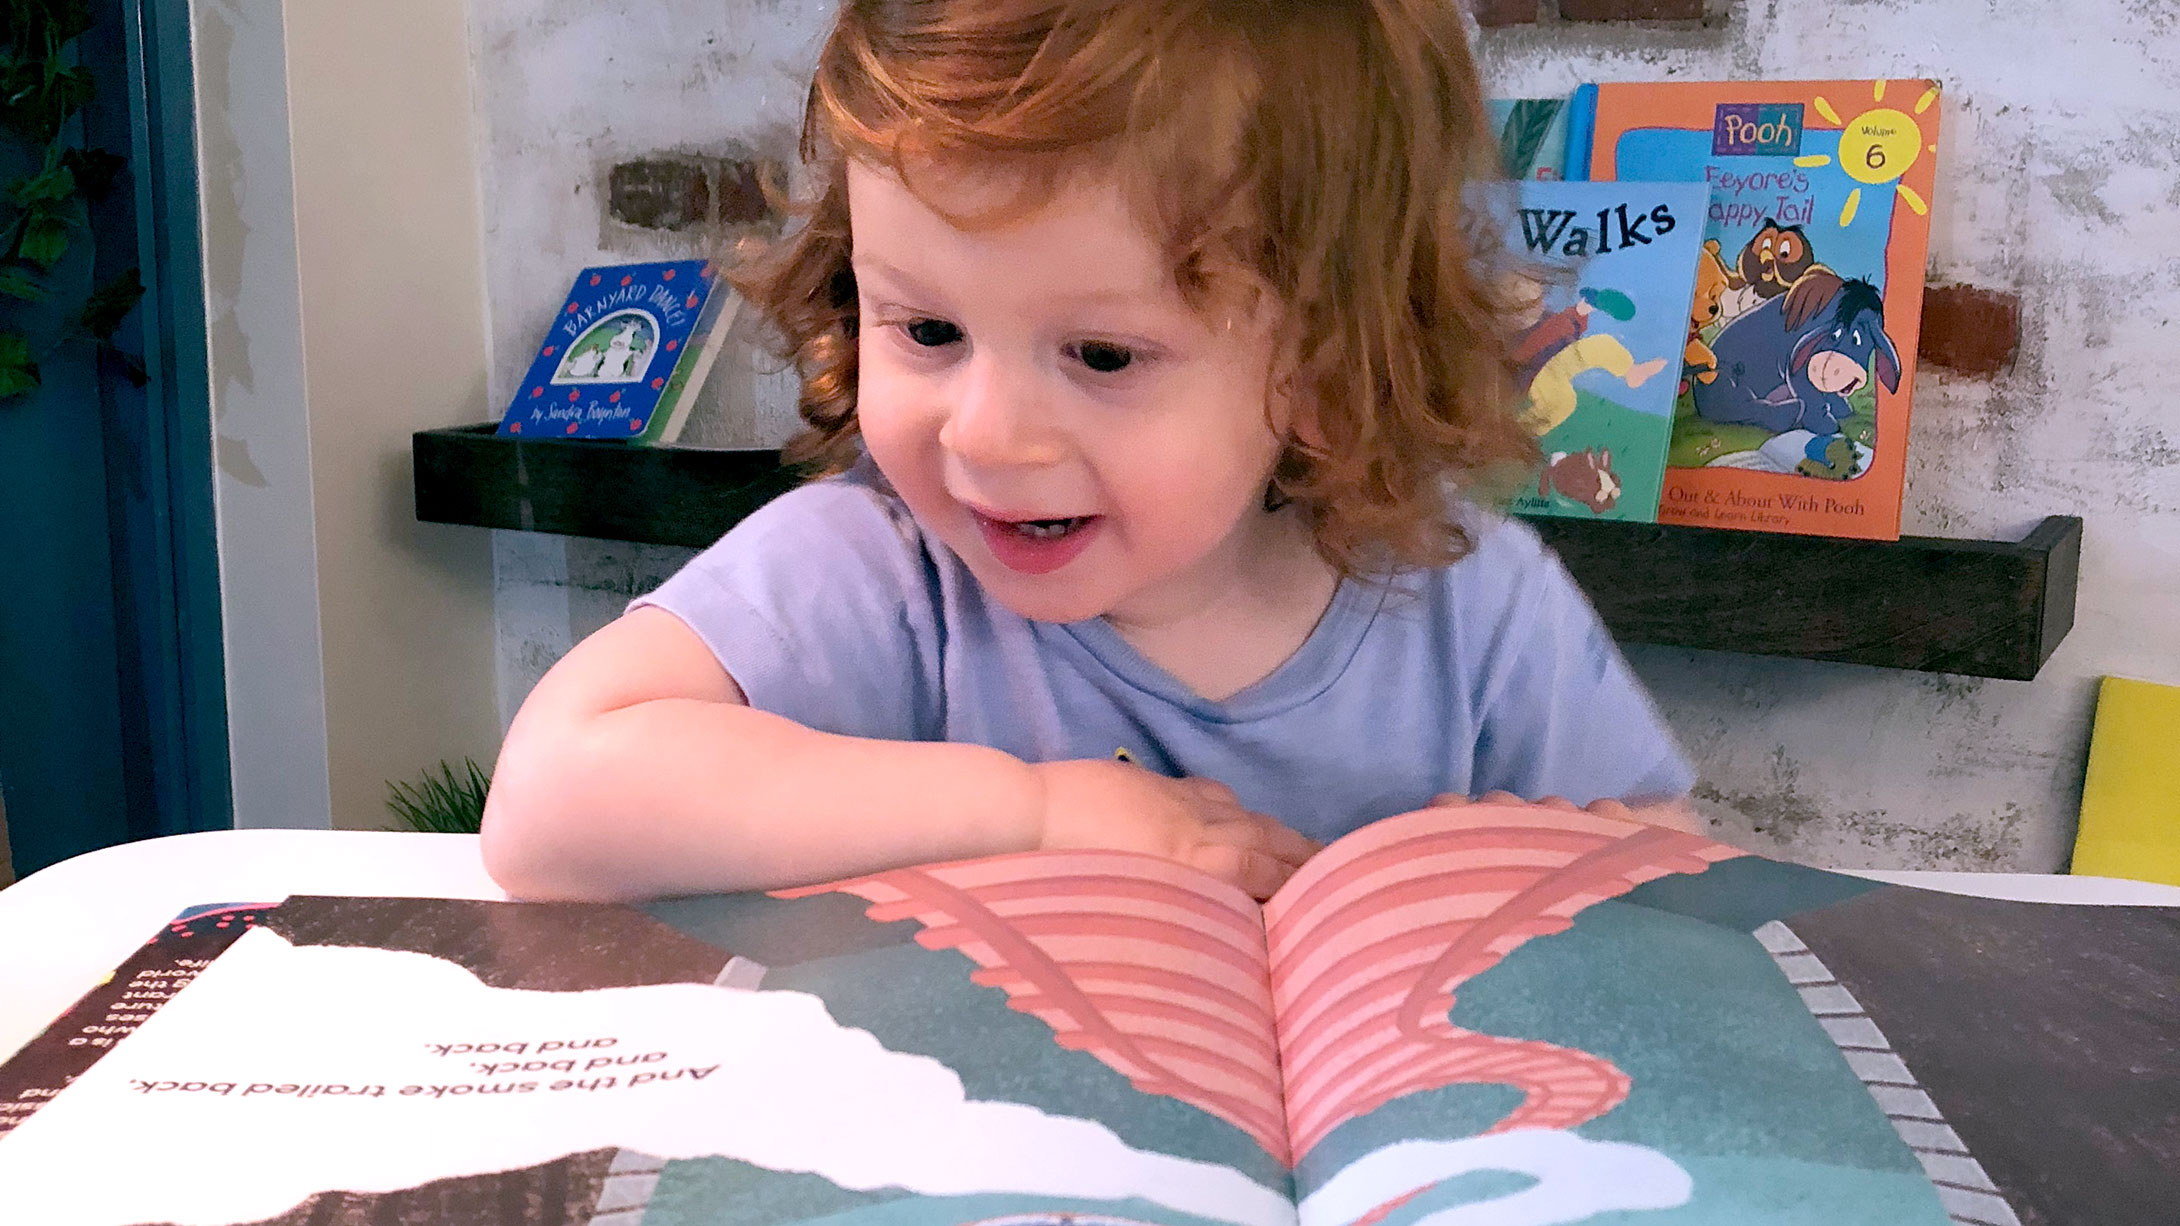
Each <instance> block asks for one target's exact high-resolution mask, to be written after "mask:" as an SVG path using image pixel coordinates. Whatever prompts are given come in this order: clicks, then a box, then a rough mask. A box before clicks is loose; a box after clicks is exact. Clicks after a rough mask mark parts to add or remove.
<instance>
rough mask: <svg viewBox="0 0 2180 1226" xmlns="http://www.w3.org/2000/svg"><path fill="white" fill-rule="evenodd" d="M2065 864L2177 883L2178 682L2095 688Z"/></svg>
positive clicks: (2120, 681)
mask: <svg viewBox="0 0 2180 1226" xmlns="http://www.w3.org/2000/svg"><path fill="white" fill-rule="evenodd" d="M2070 871H2072V872H2075V873H2080V874H2082V875H2084V876H2096V877H2129V878H2133V879H2134V880H2137V881H2158V882H2164V883H2166V884H2168V885H2180V685H2158V684H2156V683H2154V682H2149V681H2130V680H2128V679H2127V678H2125V677H2106V678H2105V679H2104V683H2103V685H2101V686H2100V687H2099V688H2098V690H2097V726H2096V731H2095V733H2094V734H2093V735H2092V736H2091V738H2090V742H2089V774H2088V777H2087V778H2086V779H2085V780H2084V781H2083V783H2082V820H2081V826H2080V828H2079V829H2078V830H2077V832H2076V834H2075V836H2074V863H2073V866H2072V868H2071V870H2070Z"/></svg>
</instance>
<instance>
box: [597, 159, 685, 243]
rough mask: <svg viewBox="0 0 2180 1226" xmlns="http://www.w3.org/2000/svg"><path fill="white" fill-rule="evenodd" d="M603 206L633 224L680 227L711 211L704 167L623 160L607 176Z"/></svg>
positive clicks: (616, 216) (660, 161) (654, 161)
mask: <svg viewBox="0 0 2180 1226" xmlns="http://www.w3.org/2000/svg"><path fill="white" fill-rule="evenodd" d="M606 207H607V208H608V209H609V210H610V211H611V212H612V214H613V216H614V217H615V218H617V219H619V220H621V221H624V222H627V223H628V224H629V225H632V226H643V227H645V228H647V229H653V230H679V229H681V228H683V227H684V226H692V225H696V224H698V223H700V222H702V221H703V220H704V219H705V217H706V216H707V215H708V214H709V213H710V212H711V185H710V184H709V183H708V182H707V181H706V176H705V174H704V168H703V167H702V166H700V165H697V164H695V163H692V162H684V161H674V160H670V159H664V158H652V159H647V160H643V161H636V162H622V163H621V164H620V165H618V166H615V167H614V168H613V171H612V173H611V174H609V175H608V176H607V178H606Z"/></svg>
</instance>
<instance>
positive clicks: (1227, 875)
mask: <svg viewBox="0 0 2180 1226" xmlns="http://www.w3.org/2000/svg"><path fill="white" fill-rule="evenodd" d="M1190 863H1192V864H1194V865H1195V866H1196V867H1197V868H1200V869H1202V870H1203V871H1204V872H1207V873H1209V874H1211V875H1212V876H1214V877H1217V878H1218V879H1219V880H1221V881H1224V882H1227V883H1228V884H1230V885H1233V886H1236V887H1238V888H1240V889H1242V890H1244V891H1246V892H1247V893H1248V895H1249V897H1251V898H1254V899H1256V900H1257V901H1259V902H1262V901H1263V900H1265V899H1267V898H1270V897H1271V896H1272V895H1274V894H1276V893H1278V892H1279V887H1280V886H1283V885H1285V884H1286V883H1287V878H1289V877H1291V876H1293V875H1294V869H1295V866H1294V865H1292V864H1288V863H1285V862H1283V861H1281V860H1278V859H1276V858H1274V857H1272V856H1269V855H1266V854H1264V853H1263V852H1261V851H1255V850H1252V849H1250V848H1248V847H1243V846H1240V845H1237V844H1234V843H1202V844H1199V845H1198V846H1197V849H1196V854H1195V855H1193V856H1191V857H1190Z"/></svg>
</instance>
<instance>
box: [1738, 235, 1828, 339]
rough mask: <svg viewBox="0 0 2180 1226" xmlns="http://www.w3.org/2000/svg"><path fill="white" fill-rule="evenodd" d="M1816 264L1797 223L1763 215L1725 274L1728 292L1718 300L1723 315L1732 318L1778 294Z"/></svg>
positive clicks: (1806, 237)
mask: <svg viewBox="0 0 2180 1226" xmlns="http://www.w3.org/2000/svg"><path fill="white" fill-rule="evenodd" d="M1816 266H1817V256H1816V252H1815V251H1814V250H1813V249H1811V247H1810V246H1809V236H1808V235H1807V234H1806V233H1804V232H1803V231H1802V228H1801V227H1800V226H1782V225H1780V224H1779V223H1778V222H1777V221H1776V220H1774V219H1772V218H1769V217H1766V218H1764V224H1763V225H1762V226H1761V227H1759V228H1758V229H1757V231H1756V234H1755V236H1754V237H1753V238H1751V239H1749V241H1748V244H1747V245H1746V246H1744V247H1742V248H1741V254H1740V256H1739V257H1738V258H1737V259H1736V261H1735V267H1734V270H1733V271H1732V272H1731V273H1730V274H1729V276H1728V282H1727V293H1726V294H1725V295H1724V298H1723V299H1722V303H1721V306H1722V313H1723V317H1724V318H1726V319H1732V318H1734V317H1735V316H1737V315H1741V314H1743V313H1745V312H1746V311H1748V310H1749V309H1750V308H1751V307H1755V306H1757V305H1759V304H1761V303H1764V302H1768V301H1770V300H1771V299H1773V298H1776V297H1778V296H1779V295H1781V294H1783V293H1785V292H1786V291H1787V290H1788V289H1790V288H1792V287H1793V285H1794V283H1795V282H1796V281H1799V280H1800V279H1801V275H1802V274H1803V273H1805V272H1808V271H1809V270H1810V269H1811V268H1814V267H1816Z"/></svg>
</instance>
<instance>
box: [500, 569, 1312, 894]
mask: <svg viewBox="0 0 2180 1226" xmlns="http://www.w3.org/2000/svg"><path fill="white" fill-rule="evenodd" d="M1037 847H1109V848H1122V849H1128V850H1137V851H1145V852H1149V853H1151V854H1154V855H1161V856H1165V857H1167V858H1169V859H1174V860H1179V861H1182V862H1184V863H1190V864H1194V865H1196V866H1197V867H1199V868H1202V869H1204V870H1205V871H1207V872H1211V873H1213V874H1214V875H1216V876H1219V877H1221V878H1223V879H1225V880H1227V881H1230V882H1232V883H1234V884H1236V885H1238V886H1240V887H1241V888H1243V889H1246V890H1249V891H1250V892H1251V893H1252V894H1255V895H1257V896H1258V897H1264V896H1266V895H1268V894H1269V893H1270V892H1271V891H1272V890H1274V889H1276V888H1277V887H1278V885H1279V884H1280V883H1281V882H1283V881H1284V880H1285V879H1286V877H1287V875H1288V874H1289V873H1291V872H1292V871H1293V869H1294V868H1295V867H1296V866H1298V865H1299V864H1300V863H1301V861H1302V860H1303V859H1305V858H1307V856H1308V855H1309V854H1310V852H1311V851H1313V850H1314V845H1312V844H1310V843H1309V842H1308V840H1306V839H1303V838H1302V837H1301V836H1300V835H1297V834H1295V833H1294V832H1292V831H1290V830H1287V829H1286V828H1285V827H1282V826H1280V825H1279V824H1278V823H1276V822H1273V821H1272V820H1271V819H1269V818H1266V817H1263V816H1262V815H1260V814H1255V813H1250V812H1247V811H1246V810H1243V809H1242V808H1241V806H1240V805H1239V804H1238V803H1237V802H1236V801H1235V799H1234V796H1233V793H1232V792H1230V791H1227V790H1226V789H1224V788H1223V787H1221V786H1219V785H1217V784H1215V783H1212V782H1210V781H1207V780H1174V779H1166V778H1163V777H1161V776H1158V775H1154V774H1152V773H1150V772H1148V771H1144V770H1141V769H1139V768H1136V767H1133V766H1127V765H1124V764H1121V763H1115V762H1099V761H1082V762H1053V763H1043V764H1036V765H1032V764H1029V763H1025V762H1023V761H1021V760H1020V759H1018V758H1015V757H1013V756H1011V755H1009V754H1006V753H1003V752H1001V751H999V750H996V749H989V748H986V747H983V746H979V745H965V744H949V743H926V742H904V741H885V740H872V739H865V738H860V737H849V736H838V735H834V734H831V733H825V732H818V731H814V730H812V729H810V728H806V727H804V726H802V725H800V724H797V723H795V722H793V721H792V720H788V719H785V718H783V717H781V716H777V715H773V714H770V713H768V712H764V711H758V710H755V709H753V708H751V707H749V706H747V705H746V704H745V703H744V701H743V696H742V692H741V689H740V687H738V686H737V685H736V684H735V682H734V679H733V678H732V677H731V676H729V675H728V673H727V672H726V670H725V669H724V668H722V667H721V666H720V664H719V662H718V660H717V658H716V657H714V656H713V655H712V653H711V651H710V649H709V648H707V647H706V646H705V645H704V643H703V641H702V640H701V639H699V638H698V637H697V636H696V634H695V633H694V632H693V631H691V630H690V629H689V628H688V627H687V626H686V625H684V624H683V623H682V622H681V621H680V619H679V618H677V617H675V616H674V615H672V614H670V613H667V612H664V611H663V610H660V609H656V608H638V609H635V610H633V611H632V612H630V613H628V614H627V615H626V616H624V617H622V618H621V619H620V620H618V621H616V622H614V623H612V624H611V625H609V626H607V627H606V628H604V629H603V630H600V631H599V632H598V633H596V634H594V635H592V636H591V637H589V638H587V639H585V640H584V641H583V642H582V643H580V644H579V645H577V646H576V648H575V649H574V650H573V651H571V652H569V653H568V655H567V656H566V657H565V658H564V659H562V660H561V661H560V662H559V663H558V664H556V665H554V667H553V668H552V670H551V671H550V672H548V673H547V674H546V675H545V677H544V679H543V680H541V681H539V682H538V685H537V687H536V689H534V690H533V691H532V692H531V694H530V696H529V698H528V699H527V700H525V701H524V703H523V706H522V709H521V711H520V712H519V713H517V715H516V717H515V721H514V724H513V726H512V727H511V728H510V729H509V730H508V734H507V740H506V743H505V744H504V745H503V746H502V748H501V752H500V758H499V765H498V767H497V768H496V770H495V774H494V778H493V782H492V790H491V794H490V797H489V798H488V800H487V802H486V805H485V819H484V839H483V850H484V858H485V867H486V868H487V869H488V870H489V871H490V872H491V874H492V876H493V878H494V879H495V880H497V881H498V882H499V883H500V884H501V885H502V886H504V887H506V888H507V889H508V890H509V891H510V892H512V893H515V894H517V895H522V896H525V897H532V898H601V899H604V898H639V897H648V896H656V895H662V894H682V893H700V892H708V891H715V890H746V889H768V888H775V887H780V886H787V885H803V884H809V883H813V882H818V881H824V880H830V879H833V878H838V877H844V876H853V875H856V874H860V873H867V872H874V871H879V870H882V869H887V868H896V867H900V866H903V865H908V864H918V863H925V862H929V861H934V860H950V859H961V858H965V857H971V856H981V855H992V854H997V853H1001V852H1011V851H1027V850H1030V849H1033V848H1037Z"/></svg>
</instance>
